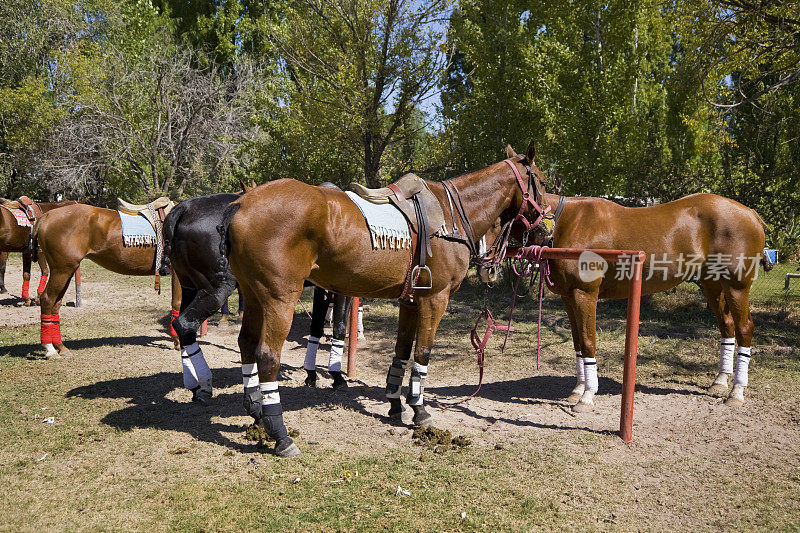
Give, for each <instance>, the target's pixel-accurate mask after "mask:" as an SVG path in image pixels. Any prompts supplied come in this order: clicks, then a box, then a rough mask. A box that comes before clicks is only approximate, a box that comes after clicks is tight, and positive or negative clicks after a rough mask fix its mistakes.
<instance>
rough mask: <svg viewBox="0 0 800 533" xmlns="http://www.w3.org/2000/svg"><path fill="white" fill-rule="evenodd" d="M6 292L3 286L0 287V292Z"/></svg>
mask: <svg viewBox="0 0 800 533" xmlns="http://www.w3.org/2000/svg"><path fill="white" fill-rule="evenodd" d="M7 292H8V291H7V290H6V288H5V287H0V294H6V293H7Z"/></svg>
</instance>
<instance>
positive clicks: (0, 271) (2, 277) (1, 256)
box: [0, 252, 8, 294]
mask: <svg viewBox="0 0 800 533" xmlns="http://www.w3.org/2000/svg"><path fill="white" fill-rule="evenodd" d="M7 262H8V252H0V294H5V293H7V292H8V290H6V263H7Z"/></svg>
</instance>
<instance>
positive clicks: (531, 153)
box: [525, 141, 536, 163]
mask: <svg viewBox="0 0 800 533" xmlns="http://www.w3.org/2000/svg"><path fill="white" fill-rule="evenodd" d="M525 158H526V159H527V160H528V161H530V162H531V163H533V162H534V161H535V160H536V145H535V144H534V142H533V141H531V143H530V144H529V145H528V153H527V154H526V155H525Z"/></svg>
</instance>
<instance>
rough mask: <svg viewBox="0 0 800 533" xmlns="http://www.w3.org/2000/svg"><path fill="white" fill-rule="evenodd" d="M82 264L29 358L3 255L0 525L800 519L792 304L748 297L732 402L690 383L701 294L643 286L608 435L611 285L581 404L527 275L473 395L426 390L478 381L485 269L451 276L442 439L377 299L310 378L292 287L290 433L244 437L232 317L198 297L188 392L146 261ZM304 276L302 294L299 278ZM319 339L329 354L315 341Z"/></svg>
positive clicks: (33, 320)
mask: <svg viewBox="0 0 800 533" xmlns="http://www.w3.org/2000/svg"><path fill="white" fill-rule="evenodd" d="M83 270H84V272H83V299H84V305H83V306H82V307H80V308H75V307H74V306H73V305H71V304H67V305H65V306H64V307H62V310H61V322H62V333H63V336H64V339H65V343H66V344H67V346H68V347H69V348H70V349H71V350H72V352H73V355H72V357H69V358H64V359H61V360H51V361H47V360H44V359H43V357H42V356H43V350H42V349H41V347H40V346H39V345H38V334H39V328H38V323H39V310H38V309H37V308H33V307H30V308H26V307H19V306H17V305H15V304H17V303H18V298H16V297H15V296H13V295H14V294H16V295H17V296H18V294H19V287H20V286H21V273H20V268H19V261H12V262H11V263H10V264H9V269H8V272H7V275H6V285H7V287H8V288H9V290H10V291H11V293H12V295H2V296H0V342H1V343H2V344H0V408H1V412H0V421H1V422H0V439H2V442H3V443H4V444H3V446H2V449H1V450H0V473H2V479H3V484H4V485H5V487H6V491H5V492H6V494H5V496H4V498H2V499H1V500H2V503H0V513H2V514H3V516H4V517H5V518H6V520H7V521H6V523H5V525H3V524H2V523H0V529H2V530H33V529H40V528H42V527H44V528H47V529H80V530H84V529H130V530H141V529H147V528H151V527H154V526H158V527H164V528H169V529H204V530H205V529H212V530H219V529H240V528H241V527H252V526H254V525H255V526H257V527H262V526H265V525H266V526H273V527H275V526H277V527H279V528H281V529H286V530H301V529H302V530H307V529H309V528H310V529H319V530H342V529H346V530H374V529H388V530H401V529H412V530H427V529H434V528H437V529H442V530H474V529H484V528H486V527H492V528H494V529H500V530H531V529H549V530H552V529H559V530H561V529H570V530H574V529H587V528H588V529H592V530H593V529H618V530H626V531H627V530H648V531H650V530H664V529H667V530H678V529H681V530H684V529H689V528H692V529H699V530H722V529H731V528H733V527H738V528H742V527H743V528H747V529H764V530H767V529H769V530H772V529H795V530H797V529H800V488H799V487H800V468H798V466H797V465H798V464H800V442H798V437H799V436H800V414H799V413H798V409H797V406H798V400H800V385H798V378H799V377H800V351H798V348H797V341H798V335H799V334H798V330H799V329H800V313H798V310H797V307H789V308H784V309H782V310H778V311H775V310H773V309H761V310H757V311H756V312H755V313H754V314H755V316H756V319H757V320H756V323H757V326H756V327H757V329H758V328H759V323H760V322H761V323H763V324H764V327H763V329H762V332H761V333H757V336H756V342H757V346H758V347H757V349H756V350H755V351H754V357H753V363H752V364H751V377H750V381H751V386H750V387H749V389H748V402H747V404H746V405H745V406H744V407H743V408H740V409H732V408H728V407H726V406H725V405H723V404H722V399H719V398H714V397H711V396H709V395H708V394H707V393H706V392H705V390H704V388H703V387H705V386H707V385H709V384H710V383H711V381H712V380H713V376H714V375H715V370H716V360H717V342H718V334H717V332H716V328H715V327H714V323H713V318H712V317H711V314H710V312H708V311H707V310H705V309H704V307H703V305H702V302H700V301H699V300H692V301H690V302H689V303H687V300H686V295H685V294H682V293H681V294H679V295H677V296H675V295H673V296H669V295H665V296H663V297H661V296H657V297H655V298H656V299H654V300H652V301H649V302H648V303H647V304H646V305H645V309H644V310H643V316H642V335H641V337H640V341H639V342H640V366H639V373H638V380H637V382H638V386H637V390H636V397H635V411H634V419H635V422H634V440H633V442H632V443H631V444H625V443H623V442H622V441H621V440H620V439H619V438H618V436H617V435H616V432H617V430H618V427H619V414H620V391H621V375H622V372H621V369H622V363H621V354H622V346H623V337H624V306H623V307H620V306H619V305H615V304H610V305H609V306H607V307H605V308H602V309H601V311H600V312H599V313H598V316H601V317H603V318H601V320H600V324H599V326H600V332H599V339H598V344H599V348H600V349H599V350H598V352H599V355H598V362H599V365H600V366H599V373H600V393H599V395H598V397H597V398H596V409H595V411H594V412H593V413H586V414H581V415H577V416H576V415H574V414H573V413H571V412H570V410H569V406H568V404H567V403H566V401H565V400H564V398H565V397H566V396H567V395H568V394H569V391H570V389H571V388H572V386H573V385H574V379H575V378H574V366H573V361H574V358H573V352H572V343H571V337H570V333H569V325H568V322H567V320H566V316H565V313H564V312H563V310H562V309H561V306H560V302H558V301H557V300H555V299H553V298H550V299H548V300H547V301H546V305H545V308H546V315H545V319H544V323H545V329H544V331H543V342H542V344H543V347H542V356H541V360H540V365H539V368H538V369H537V368H536V331H535V319H536V315H535V302H533V301H532V300H530V298H529V299H528V300H527V301H526V302H524V303H522V304H520V310H519V311H518V312H517V315H516V316H517V322H516V324H515V326H516V327H517V328H518V329H519V331H517V332H515V333H513V334H512V336H511V340H510V341H509V347H508V349H507V350H506V351H505V353H503V354H500V353H499V345H500V341H497V342H493V343H492V349H491V350H490V351H489V353H488V360H487V367H486V374H485V377H484V384H483V386H482V388H481V390H480V392H479V393H478V394H477V396H476V397H475V398H473V399H471V400H469V401H468V402H465V403H462V404H460V405H458V406H453V407H448V406H445V405H444V404H443V403H440V402H445V401H452V400H456V399H459V398H461V397H463V396H466V395H468V394H471V393H472V392H473V391H474V390H475V386H476V384H477V379H478V371H477V367H476V364H475V361H474V353H473V350H472V348H471V346H470V344H469V340H468V330H469V328H470V327H471V326H472V324H473V323H474V320H475V318H476V317H477V315H478V312H479V308H480V304H481V302H480V300H481V299H482V298H480V297H479V296H482V292H480V291H482V289H474V288H470V287H465V288H464V289H462V290H463V291H465V294H464V296H461V297H456V298H454V301H453V302H451V305H450V307H449V309H448V313H447V315H446V317H445V318H444V320H443V322H442V325H441V327H440V331H439V335H438V337H437V342H436V346H435V351H434V356H433V358H432V363H431V364H430V366H429V374H428V382H427V388H426V391H425V393H426V402H427V403H428V405H429V411H430V412H431V414H432V415H433V417H434V424H435V425H436V426H437V427H439V428H443V429H449V430H450V431H452V432H453V433H454V434H460V435H464V436H465V437H467V438H468V439H469V440H470V441H471V444H470V445H469V446H467V447H465V448H463V449H460V450H453V451H447V452H445V453H437V451H436V450H428V449H425V448H421V447H417V446H414V445H413V444H412V439H411V426H410V424H404V425H397V424H392V423H390V422H389V421H388V420H387V419H386V417H385V415H386V412H387V410H388V405H387V404H386V402H385V401H384V395H383V384H384V380H385V375H386V370H387V367H388V365H389V363H390V360H391V354H392V353H393V345H394V328H395V326H396V307H395V306H394V304H393V303H391V302H381V301H369V302H366V303H367V305H368V310H367V312H366V313H365V316H364V323H365V329H366V340H361V341H359V347H358V359H357V373H356V376H355V377H354V378H351V379H350V387H349V388H348V389H347V390H343V391H337V392H333V391H332V390H331V389H330V388H329V383H330V380H328V379H324V380H323V383H324V385H325V388H320V389H309V388H306V387H303V386H302V383H303V379H304V377H305V372H304V371H303V370H302V363H303V357H304V355H305V336H306V335H307V333H308V325H309V320H308V318H307V317H306V315H305V313H304V312H303V311H302V308H300V307H298V311H297V312H296V314H295V321H294V325H293V328H292V331H291V333H290V335H289V337H288V339H287V341H286V343H285V345H284V351H283V357H282V364H283V368H282V372H281V379H282V381H281V383H280V385H281V389H280V392H281V399H282V401H283V406H284V411H285V420H286V423H287V425H288V426H289V427H290V428H293V429H296V430H297V431H299V433H300V435H299V437H298V438H297V439H296V441H297V443H298V445H299V446H300V448H301V450H302V452H303V454H302V455H301V456H300V457H299V458H297V459H290V460H279V459H277V458H275V457H273V456H271V455H269V454H268V453H265V452H264V451H263V450H260V449H259V448H258V447H257V446H256V445H255V444H254V443H252V442H250V441H248V440H246V439H245V434H244V433H245V432H244V429H245V427H246V425H247V424H248V422H249V418H248V417H246V416H245V415H244V411H243V408H242V406H241V391H242V387H241V373H240V369H239V356H238V347H237V344H236V337H237V334H238V324H222V325H216V322H217V321H218V318H219V315H217V317H214V318H213V319H212V323H211V325H210V327H209V334H208V336H206V337H204V338H203V339H202V340H201V342H200V345H201V347H202V348H203V351H204V353H205V356H206V358H207V360H208V362H209V365H210V366H211V368H212V370H213V372H214V386H215V390H214V396H215V397H214V401H213V404H212V405H210V406H208V407H203V406H200V405H198V404H192V403H190V401H189V400H190V398H191V394H190V393H189V392H188V391H186V390H185V389H183V388H182V381H181V374H180V358H179V356H178V353H177V352H176V351H175V350H173V349H172V348H171V346H172V343H171V341H170V340H169V339H168V337H167V336H166V334H165V325H166V318H165V317H166V315H167V314H168V309H169V294H168V292H169V290H168V287H169V285H168V284H167V290H166V291H165V293H162V294H161V295H160V296H159V295H157V294H155V293H154V291H153V290H152V283H153V280H152V278H132V277H124V276H118V275H115V274H112V273H109V272H107V271H104V270H102V269H101V268H99V267H97V266H95V265H93V264H91V263H88V262H84V266H83ZM37 280H38V276H37V275H34V282H32V285H33V286H35V282H36V281H37ZM476 295H479V296H476ZM503 298H504V297H502V296H501V297H500V299H503ZM66 300H67V301H74V290H73V289H72V288H70V291H69V292H68V296H67V299H66ZM304 300H305V301H306V302H307V304H306V305H308V306H309V307H310V305H309V302H310V292H309V293H307V294H305V295H304ZM232 304H233V305H232V307H233V308H234V309H235V304H234V303H233V302H232ZM603 309H605V310H606V312H605V315H604V311H603ZM620 309H622V312H620ZM500 316H503V315H502V314H501V315H500ZM318 363H319V364H320V365H325V364H326V363H327V357H326V350H325V347H321V349H320V355H319V358H318ZM322 375H323V376H324V377H325V378H327V374H326V373H324V372H323V373H322ZM406 379H407V378H406ZM47 417H54V420H53V422H52V423H46V422H43V420H45V419H46V418H47ZM354 472H357V474H358V475H356V474H354ZM398 487H400V488H401V489H403V490H407V491H408V492H409V494H408V495H405V493H404V492H402V491H399V490H398ZM262 506H263V508H262ZM255 509H259V511H255ZM267 509H269V511H267Z"/></svg>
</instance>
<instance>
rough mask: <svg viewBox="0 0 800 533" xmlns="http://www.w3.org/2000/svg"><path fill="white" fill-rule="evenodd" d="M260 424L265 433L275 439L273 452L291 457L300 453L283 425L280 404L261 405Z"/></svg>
mask: <svg viewBox="0 0 800 533" xmlns="http://www.w3.org/2000/svg"><path fill="white" fill-rule="evenodd" d="M261 413H262V414H263V417H262V418H261V424H262V425H263V427H264V430H265V431H266V432H267V435H269V436H270V437H272V438H273V439H275V454H276V455H279V456H281V457H293V456H295V455H297V454H299V453H300V450H299V449H298V448H297V446H296V445H295V444H294V441H293V440H292V438H291V437H290V436H289V432H288V431H287V430H286V426H285V425H283V408H282V407H281V404H279V403H276V404H272V405H262V406H261Z"/></svg>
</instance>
